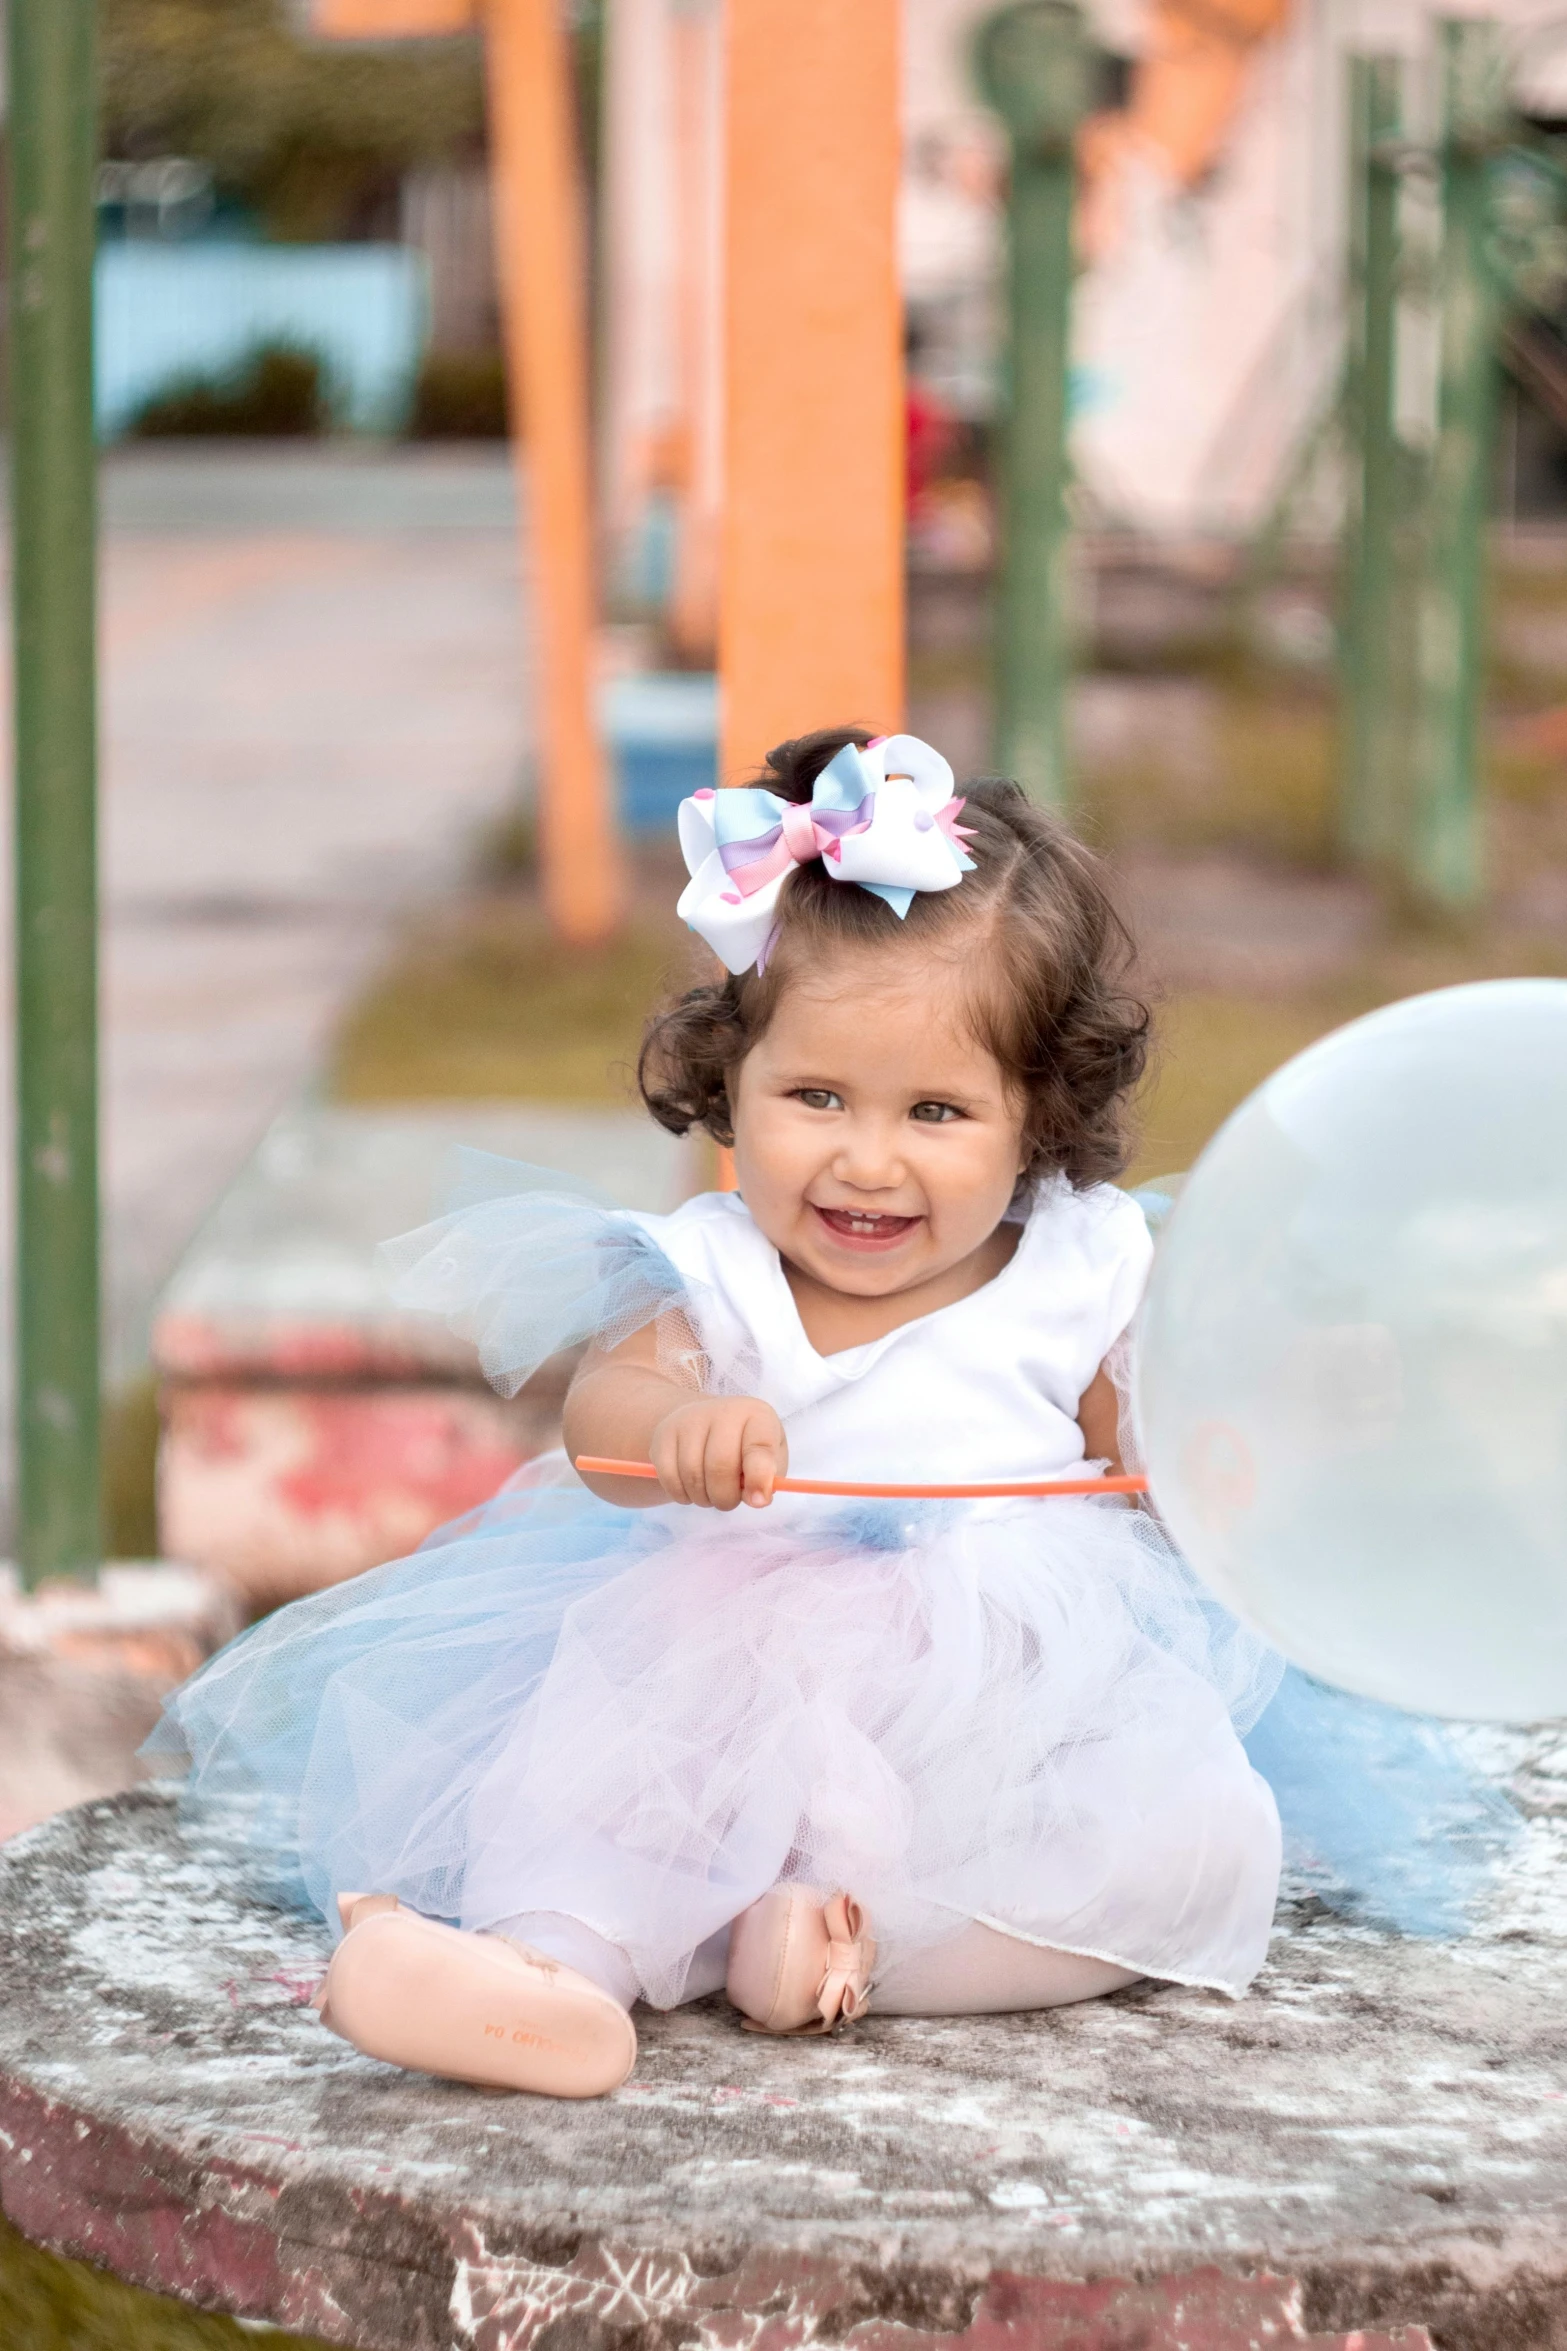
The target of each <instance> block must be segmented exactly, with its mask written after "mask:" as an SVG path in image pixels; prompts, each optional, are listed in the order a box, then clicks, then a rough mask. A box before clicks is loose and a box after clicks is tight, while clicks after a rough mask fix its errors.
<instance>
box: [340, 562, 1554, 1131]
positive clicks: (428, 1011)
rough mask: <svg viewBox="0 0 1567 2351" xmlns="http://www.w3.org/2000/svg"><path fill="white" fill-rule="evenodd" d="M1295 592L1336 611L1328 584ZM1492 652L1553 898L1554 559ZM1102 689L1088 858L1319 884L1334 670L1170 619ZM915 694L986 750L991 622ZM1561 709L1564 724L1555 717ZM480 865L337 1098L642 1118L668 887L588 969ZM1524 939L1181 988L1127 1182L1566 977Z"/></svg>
mask: <svg viewBox="0 0 1567 2351" xmlns="http://www.w3.org/2000/svg"><path fill="white" fill-rule="evenodd" d="M1302 592H1303V593H1308V592H1309V593H1310V594H1315V595H1317V596H1319V598H1320V599H1321V609H1322V610H1323V612H1324V613H1325V612H1326V609H1327V604H1326V596H1327V592H1328V591H1327V583H1326V582H1325V581H1323V580H1321V579H1320V578H1318V579H1317V580H1316V582H1315V585H1314V586H1313V585H1311V583H1309V582H1308V583H1307V589H1306V590H1304V591H1302ZM1210 603H1211V599H1210ZM977 609H979V608H977ZM1556 617H1559V618H1560V622H1561V631H1560V636H1559V637H1558V634H1557V632H1556V630H1555V629H1554V628H1552V626H1551V625H1550V623H1551V622H1552V620H1553V618H1556ZM1492 635H1493V646H1494V658H1493V662H1492V674H1491V678H1490V688H1489V703H1488V710H1489V716H1488V723H1487V735H1486V753H1485V756H1486V766H1487V788H1488V796H1489V803H1490V833H1491V843H1492V851H1491V854H1492V867H1493V873H1494V876H1495V880H1496V885H1497V890H1498V893H1499V894H1500V895H1502V896H1505V895H1506V893H1507V892H1508V891H1513V890H1516V889H1517V887H1518V885H1519V884H1520V882H1522V881H1528V882H1536V881H1538V880H1539V879H1540V878H1541V877H1542V876H1543V877H1544V878H1545V879H1546V880H1547V881H1548V880H1549V878H1550V876H1551V874H1552V873H1553V872H1560V873H1562V874H1563V875H1564V876H1567V551H1564V553H1563V555H1562V556H1561V557H1560V558H1558V559H1557V560H1556V563H1555V568H1554V569H1548V570H1542V569H1541V567H1540V562H1539V558H1538V556H1537V555H1535V556H1532V557H1531V559H1530V560H1529V562H1527V563H1525V564H1524V565H1523V566H1522V567H1521V568H1519V569H1517V570H1516V571H1512V570H1509V569H1508V567H1507V566H1506V564H1505V563H1503V564H1502V565H1500V566H1499V568H1498V573H1497V582H1496V594H1495V599H1494V605H1493V631H1492ZM1097 674H1098V677H1099V679H1100V681H1101V688H1100V690H1101V691H1102V690H1103V682H1104V681H1109V680H1115V681H1120V682H1121V683H1123V684H1124V685H1125V686H1126V687H1127V689H1128V691H1129V697H1130V698H1129V700H1128V701H1127V703H1126V705H1125V715H1127V716H1128V720H1129V723H1128V725H1126V726H1121V725H1120V724H1119V721H1118V722H1117V725H1116V726H1115V727H1112V728H1110V729H1108V730H1106V731H1105V732H1104V740H1103V741H1102V743H1101V745H1100V748H1099V751H1098V753H1097V755H1087V756H1084V757H1083V758H1082V759H1080V761H1079V775H1078V789H1079V792H1080V809H1079V822H1080V824H1081V827H1082V829H1083V831H1084V832H1085V833H1086V834H1087V836H1088V837H1089V838H1090V839H1092V840H1093V841H1094V842H1095V843H1096V844H1097V845H1100V846H1102V847H1104V848H1105V849H1107V850H1108V851H1110V852H1111V854H1112V855H1115V854H1122V855H1127V856H1131V857H1135V858H1136V859H1137V860H1138V861H1139V865H1140V868H1142V869H1144V870H1146V868H1147V866H1148V864H1149V862H1150V861H1153V863H1154V864H1155V865H1157V863H1158V861H1159V860H1160V859H1161V858H1166V857H1167V858H1169V859H1170V860H1171V861H1172V868H1173V867H1174V866H1175V865H1176V864H1178V861H1179V860H1181V859H1183V858H1194V857H1208V856H1212V855H1215V854H1218V855H1222V856H1228V857H1230V858H1232V859H1235V860H1237V861H1238V863H1239V865H1240V867H1241V868H1242V869H1244V867H1245V866H1246V864H1247V863H1248V862H1249V863H1250V864H1251V865H1253V866H1255V867H1258V868H1264V869H1266V870H1267V871H1268V872H1269V874H1270V875H1271V876H1272V877H1273V881H1274V882H1275V883H1276V882H1277V880H1278V878H1279V877H1280V876H1281V875H1287V874H1288V873H1289V872H1291V871H1294V872H1298V873H1301V874H1303V875H1306V874H1310V875H1316V876H1320V875H1321V874H1323V873H1324V872H1327V871H1329V870H1331V868H1332V865H1333V862H1334V834H1335V828H1336V808H1335V794H1336V765H1337V758H1338V726H1339V719H1338V711H1337V707H1336V702H1335V697H1334V692H1333V682H1332V678H1331V674H1330V672H1329V670H1328V669H1327V668H1326V667H1325V666H1323V665H1321V664H1320V663H1318V664H1317V665H1316V666H1313V665H1312V664H1311V663H1309V662H1301V661H1299V660H1294V661H1289V660H1283V659H1279V658H1273V657H1270V656H1269V654H1268V653H1267V651H1266V648H1265V647H1264V646H1263V645H1262V644H1261V641H1260V639H1259V637H1258V635H1257V633H1256V632H1255V630H1253V631H1252V632H1251V633H1250V634H1248V633H1247V627H1246V626H1245V625H1244V615H1239V614H1238V615H1237V616H1235V617H1233V618H1232V619H1231V620H1225V619H1224V618H1223V616H1222V615H1216V614H1215V612H1213V611H1211V610H1210V611H1209V614H1208V618H1207V621H1206V622H1205V623H1204V625H1203V626H1202V627H1200V628H1191V629H1188V628H1186V627H1184V625H1183V624H1182V623H1181V622H1180V620H1179V616H1177V620H1176V624H1175V626H1174V627H1173V629H1171V630H1168V631H1167V632H1166V635H1165V637H1164V639H1163V641H1161V642H1159V643H1157V644H1152V645H1146V646H1139V647H1137V648H1133V647H1131V646H1130V645H1129V643H1128V642H1127V641H1125V640H1124V639H1123V643H1122V645H1121V647H1120V649H1119V650H1117V649H1116V647H1115V646H1114V645H1113V644H1112V645H1109V646H1108V647H1107V646H1101V648H1100V651H1099V655H1098V673H1097ZM1173 681H1180V682H1179V683H1174V684H1173V692H1174V697H1175V698H1174V700H1173V702H1172V700H1171V694H1172V682H1173ZM1142 684H1146V689H1147V690H1146V693H1144V692H1142V691H1141V690H1140V687H1141V685H1142ZM910 687H911V698H912V700H913V702H914V706H915V711H916V713H917V712H918V708H919V705H920V702H921V700H922V698H924V697H929V698H930V703H931V708H932V711H933V712H934V711H935V710H936V709H938V708H941V709H944V710H945V711H947V712H951V711H952V710H953V709H959V710H961V709H962V708H964V707H965V706H966V707H967V709H968V711H969V714H970V717H971V718H977V719H978V721H979V723H978V724H976V725H974V726H973V727H972V728H971V729H970V732H971V733H972V736H973V739H974V741H975V743H976V744H978V743H982V742H983V740H984V734H985V729H984V725H983V715H984V708H985V704H986V698H987V696H988V692H989V655H988V650H987V648H986V646H985V644H984V641H983V625H982V620H981V623H980V625H979V627H978V629H977V631H974V630H971V631H970V633H969V634H968V635H966V636H965V635H963V633H962V632H961V630H960V631H959V633H958V635H957V636H956V637H954V636H953V635H952V634H950V633H949V634H946V635H940V636H937V637H933V638H931V639H930V640H929V641H926V642H924V643H921V642H920V641H919V639H918V635H917V634H916V641H915V644H914V647H913V650H912V654H911V663H910ZM1553 710H1560V712H1561V717H1560V720H1559V722H1558V721H1557V720H1556V719H1554V718H1551V717H1549V716H1548V715H1545V714H1550V713H1551V712H1553ZM1558 745H1559V748H1558ZM513 836H515V837H513ZM490 849H491V854H490V857H489V861H488V877H489V878H488V883H487V886H486V887H485V888H483V889H481V890H479V891H477V892H476V893H475V894H474V895H473V896H472V897H471V898H470V899H469V900H468V901H467V902H466V903H465V904H459V905H456V906H453V907H451V908H449V909H448V910H446V912H445V913H444V914H443V915H442V916H441V918H440V919H439V920H437V921H435V922H432V923H427V924H426V925H425V926H424V927H423V928H422V929H420V930H418V931H417V932H416V933H415V934H414V935H413V936H412V937H410V938H409V940H408V941H407V942H406V944H405V946H404V948H403V951H402V952H401V954H400V955H399V956H398V957H397V958H396V959H395V960H394V961H393V963H392V964H391V965H390V966H389V967H388V969H387V970H386V971H385V972H384V973H383V974H382V975H381V977H380V978H379V980H378V981H377V983H376V984H375V985H374V986H373V987H372V988H371V989H370V991H369V992H368V993H367V995H366V996H365V997H364V999H363V1000H362V1001H361V1002H360V1004H359V1005H358V1006H357V1007H356V1008H355V1009H354V1011H353V1013H352V1014H351V1016H350V1018H349V1020H348V1021H347V1023H346V1024H345V1026H344V1028H343V1031H342V1033H341V1035H340V1037H339V1039H338V1042H337V1047H336V1052H335V1056H334V1061H333V1068H332V1080H333V1088H334V1091H335V1093H336V1094H337V1096H338V1098H339V1099H342V1100H346V1101H355V1102H375V1101H395V1100H407V1099H415V1098H423V1099H440V1098H445V1099H453V1098H466V1099H480V1098H494V1097H497V1096H500V1097H507V1096H521V1097H533V1098H536V1099H541V1100H550V1101H556V1102H583V1103H587V1102H624V1101H628V1100H631V1099H634V1089H633V1085H632V1071H633V1069H634V1066H635V1060H636V1051H637V1044H638V1040H639V1037H640V1033H641V1028H642V1023H643V1020H644V1018H645V1016H646V1013H647V1011H648V1010H649V1009H650V1008H651V1007H652V1005H653V1004H654V1003H655V1002H656V1001H657V1000H658V999H659V997H660V996H661V995H663V994H664V993H666V992H667V991H668V990H670V989H672V988H674V987H678V986H679V985H680V984H681V982H682V976H683V973H684V970H685V969H686V966H687V955H688V945H687V942H686V934H685V933H684V932H683V931H682V930H681V929H680V927H679V926H678V924H677V923H676V922H675V920H674V915H673V902H674V898H675V895H676V889H677V886H678V885H677V881H676V878H675V876H674V874H673V872H671V871H665V870H663V869H662V867H660V866H659V863H658V859H657V857H656V856H655V857H651V858H650V859H649V861H648V862H647V864H646V866H645V869H644V871H643V873H642V876H641V881H640V885H639V887H640V892H641V898H640V907H641V910H640V912H639V914H638V917H637V919H636V920H635V922H634V923H633V924H632V926H631V927H630V929H629V930H628V931H627V933H626V934H625V935H624V936H623V937H622V938H621V939H620V940H619V941H617V942H616V943H615V944H614V946H613V947H612V948H610V949H609V950H608V951H607V952H606V953H604V954H603V955H594V954H585V953H581V952H573V951H571V950H569V949H566V948H563V947H561V946H560V945H559V944H558V943H557V942H556V941H555V940H553V939H552V938H551V937H550V935H549V932H548V930H547V929H546V927H545V925H544V922H543V918H542V915H541V913H540V912H539V909H538V906H537V903H536V900H535V898H534V896H533V886H534V885H533V878H532V873H531V864H532V839H531V833H530V831H529V828H528V826H527V823H526V821H525V820H524V819H520V818H518V819H514V820H513V821H512V823H511V826H510V829H509V830H507V831H506V832H505V833H504V835H502V834H497V836H496V838H495V840H494V841H493V842H492V843H491V845H490ZM1243 886H1244V884H1242V887H1243ZM1527 927H1528V934H1529V935H1520V931H1519V929H1518V927H1517V925H1516V923H1515V924H1514V927H1513V928H1511V929H1508V928H1507V927H1506V926H1505V925H1503V924H1501V923H1499V922H1498V920H1497V918H1496V917H1495V916H1494V915H1491V914H1482V915H1480V916H1478V917H1476V918H1475V919H1474V920H1473V921H1471V922H1469V923H1468V924H1467V925H1465V926H1454V927H1451V928H1450V929H1449V930H1447V931H1446V932H1445V933H1444V932H1440V931H1434V930H1425V931H1422V930H1419V929H1417V928H1412V927H1411V925H1410V924H1409V922H1408V920H1407V918H1406V916H1405V915H1404V914H1403V913H1402V912H1401V911H1400V909H1399V908H1398V907H1397V905H1396V904H1394V903H1393V902H1391V901H1389V902H1388V903H1387V904H1386V905H1385V906H1384V907H1383V910H1382V913H1381V915H1380V917H1379V918H1378V919H1377V920H1376V921H1375V922H1374V923H1373V927H1372V935H1371V936H1370V937H1369V939H1365V940H1362V942H1361V944H1359V945H1358V946H1355V947H1352V948H1349V949H1347V950H1346V954H1345V958H1344V961H1343V963H1342V965H1341V966H1340V967H1339V968H1338V969H1336V970H1334V971H1333V972H1332V974H1331V976H1330V978H1328V979H1327V980H1324V979H1322V978H1321V976H1320V958H1319V959H1317V961H1318V975H1319V976H1317V977H1316V978H1315V979H1313V980H1312V981H1311V983H1310V984H1305V985H1302V986H1300V987H1297V988H1294V989H1287V988H1282V987H1280V986H1278V985H1274V986H1272V987H1270V988H1263V987H1251V988H1245V987H1241V986H1230V985H1228V984H1214V985H1212V986H1207V985H1203V984H1202V983H1201V980H1200V976H1199V977H1198V978H1197V979H1196V980H1195V981H1194V983H1193V984H1191V985H1188V986H1185V987H1182V988H1180V989H1177V990H1175V991H1174V992H1172V993H1171V994H1170V996H1169V997H1168V999H1167V1000H1166V1001H1165V1002H1164V1003H1163V1004H1162V1005H1161V1006H1160V1008H1159V1045H1158V1052H1157V1056H1156V1064H1155V1068H1154V1072H1153V1074H1152V1076H1151V1078H1150V1080H1149V1083H1148V1085H1147V1088H1146V1089H1145V1093H1144V1096H1143V1100H1142V1105H1141V1110H1142V1126H1143V1140H1142V1142H1141V1144H1140V1147H1139V1149H1138V1152H1137V1156H1136V1160H1135V1164H1134V1173H1135V1174H1136V1175H1138V1176H1139V1177H1143V1176H1147V1175H1151V1174H1158V1173H1161V1172H1164V1171H1166V1170H1170V1169H1174V1168H1177V1167H1182V1166H1187V1165H1189V1164H1190V1162H1191V1161H1192V1159H1193V1158H1195V1156H1196V1155H1197V1153H1198V1151H1199V1150H1200V1149H1201V1147H1202V1145H1203V1144H1204V1143H1205V1142H1206V1141H1207V1139H1208V1137H1209V1136H1210V1135H1211V1134H1212V1133H1213V1131H1214V1129H1215V1128H1216V1127H1217V1126H1218V1125H1219V1124H1220V1123H1221V1122H1222V1121H1223V1119H1224V1118H1225V1117H1226V1116H1227V1115H1228V1114H1229V1112H1230V1111H1231V1110H1232V1109H1234V1108H1235V1107H1236V1105H1237V1104H1238V1103H1239V1102H1240V1101H1242V1100H1243V1099H1244V1097H1245V1096H1246V1095H1247V1094H1248V1093H1249V1092H1250V1091H1251V1090H1252V1089H1253V1088H1254V1087H1255V1086H1256V1085H1258V1084H1259V1083H1260V1082H1261V1081H1262V1079H1263V1078H1265V1077H1266V1076H1267V1075H1268V1074H1269V1073H1270V1072H1271V1071H1272V1070H1273V1069H1275V1068H1277V1067H1278V1065H1279V1064H1280V1062H1282V1061H1284V1060H1287V1059H1288V1058H1289V1056H1290V1055H1291V1054H1293V1053H1296V1052H1298V1051H1300V1050H1301V1048H1302V1047H1304V1046H1305V1045H1307V1044H1309V1043H1311V1042H1312V1041H1313V1039H1315V1038H1316V1037H1319V1036H1322V1035H1324V1034H1325V1033H1326V1032H1327V1031H1328V1030H1330V1029H1332V1028H1336V1027H1338V1026H1339V1025H1340V1024H1341V1023H1342V1022H1344V1021H1346V1020H1349V1019H1352V1018H1354V1017H1355V1016H1356V1015H1357V1014H1359V1013H1361V1012H1364V1011H1368V1010H1370V1009H1371V1008H1372V1007H1374V1006H1375V1005H1378V1004H1382V1003H1386V1002H1390V1001H1392V1000H1393V999H1395V998H1397V997H1399V996H1403V995H1409V994H1413V993H1415V992H1417V991H1419V990H1421V989H1424V988H1431V987H1440V986H1444V985H1450V984H1453V983H1455V982H1457V981H1461V980H1464V979H1471V978H1482V977H1493V976H1500V975H1503V974H1506V973H1509V972H1517V971H1542V972H1543V971H1549V972H1567V935H1562V936H1556V937H1552V936H1541V935H1538V934H1539V933H1540V931H1541V929H1542V927H1543V926H1542V922H1541V921H1535V922H1534V923H1533V924H1532V925H1531V926H1527ZM1231 962H1232V965H1233V959H1231Z"/></svg>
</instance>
